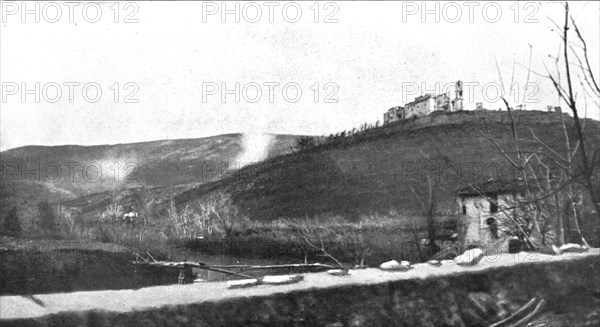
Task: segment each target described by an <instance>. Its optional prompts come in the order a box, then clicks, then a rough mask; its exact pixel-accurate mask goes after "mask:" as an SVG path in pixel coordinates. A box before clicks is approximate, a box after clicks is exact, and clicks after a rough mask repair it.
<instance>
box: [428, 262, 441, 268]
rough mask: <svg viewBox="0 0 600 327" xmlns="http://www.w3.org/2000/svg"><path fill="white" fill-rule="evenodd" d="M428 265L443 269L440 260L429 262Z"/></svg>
mask: <svg viewBox="0 0 600 327" xmlns="http://www.w3.org/2000/svg"><path fill="white" fill-rule="evenodd" d="M427 263H428V264H430V265H432V266H434V267H441V266H442V262H441V261H440V260H429V261H427Z"/></svg>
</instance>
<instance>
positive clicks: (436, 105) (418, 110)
mask: <svg viewBox="0 0 600 327" xmlns="http://www.w3.org/2000/svg"><path fill="white" fill-rule="evenodd" d="M437 110H444V111H458V110H463V83H462V81H458V82H456V90H455V91H454V99H450V96H449V95H448V94H446V93H442V94H438V95H435V94H431V93H427V94H424V95H421V96H418V97H416V98H415V99H414V100H413V101H411V102H409V103H407V104H405V105H404V107H402V106H398V107H393V108H390V109H389V110H388V111H387V112H386V113H384V114H383V123H384V124H389V123H392V122H395V121H398V120H403V119H407V118H412V117H418V116H425V115H428V114H430V113H432V112H433V111H437Z"/></svg>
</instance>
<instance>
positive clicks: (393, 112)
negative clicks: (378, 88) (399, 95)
mask: <svg viewBox="0 0 600 327" xmlns="http://www.w3.org/2000/svg"><path fill="white" fill-rule="evenodd" d="M402 119H404V107H400V106H398V107H393V108H390V109H388V111H387V112H386V113H384V114H383V123H384V124H388V123H392V122H395V121H398V120H402Z"/></svg>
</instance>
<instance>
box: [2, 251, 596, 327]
mask: <svg viewBox="0 0 600 327" xmlns="http://www.w3.org/2000/svg"><path fill="white" fill-rule="evenodd" d="M599 254H600V252H599V251H598V249H592V250H590V251H589V252H588V253H586V254H565V255H562V256H560V257H557V256H545V255H537V254H519V255H514V256H513V255H504V256H503V257H499V258H488V257H486V258H484V259H483V260H482V261H481V262H480V263H479V264H478V265H477V266H475V267H462V266H457V265H456V264H453V263H452V262H444V265H443V266H442V267H433V266H430V265H427V264H420V265H416V266H415V268H414V269H413V270H411V271H408V272H384V271H380V270H377V269H366V270H353V271H351V275H350V276H345V277H334V276H329V275H327V274H325V273H323V274H307V275H305V279H304V280H303V281H301V282H300V283H298V284H293V285H282V286H267V285H263V286H258V287H254V288H249V289H237V290H227V289H226V285H225V284H224V283H206V284H203V285H202V284H195V285H177V286H168V287H167V286H159V287H151V288H145V289H140V290H136V291H102V292H80V293H69V294H48V295H38V296H35V297H32V298H25V297H16V296H11V297H1V298H0V313H1V315H0V316H1V317H2V321H0V325H2V326H3V327H4V326H88V325H89V326H145V327H148V326H227V327H229V326H327V327H334V326H335V327H338V326H407V327H408V326H410V327H417V326H489V325H490V324H491V323H493V322H495V321H498V320H500V319H501V317H504V316H506V315H507V314H509V313H510V312H514V311H515V310H517V309H518V308H519V307H521V306H523V305H524V304H525V303H527V302H528V301H529V300H530V299H532V298H533V297H536V298H538V299H542V298H543V299H545V300H546V301H547V303H548V304H547V306H546V309H545V310H544V311H543V313H542V314H541V316H540V318H539V319H550V320H551V321H553V326H571V327H573V326H584V325H586V324H587V325H589V326H597V325H599V324H600V309H599V308H600V296H599V295H600V274H598V272H599V271H600V261H599V258H600V256H599ZM561 319H562V320H561ZM563 320H564V324H560V322H561V321H563Z"/></svg>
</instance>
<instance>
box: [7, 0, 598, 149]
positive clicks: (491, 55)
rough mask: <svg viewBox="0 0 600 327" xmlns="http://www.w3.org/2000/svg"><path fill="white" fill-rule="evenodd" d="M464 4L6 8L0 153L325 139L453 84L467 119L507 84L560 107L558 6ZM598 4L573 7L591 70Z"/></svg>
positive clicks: (515, 98)
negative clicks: (231, 139) (222, 137)
mask: <svg viewBox="0 0 600 327" xmlns="http://www.w3.org/2000/svg"><path fill="white" fill-rule="evenodd" d="M471 4H474V5H472V6H471V5H468V4H465V3H461V2H441V3H437V6H438V7H436V3H427V5H426V6H427V7H423V5H422V2H404V3H402V2H358V1H357V2H328V3H327V2H320V3H317V4H315V3H313V2H297V3H296V2H231V3H227V4H226V7H225V8H223V7H222V5H221V2H130V3H117V4H115V3H110V2H108V3H102V4H100V5H95V4H89V3H78V5H77V6H75V5H73V6H72V7H71V6H69V5H66V3H62V2H58V3H54V2H51V3H48V2H44V3H38V6H39V7H35V6H36V4H35V3H33V2H32V3H27V4H26V6H27V7H26V8H23V5H22V4H21V2H10V1H2V2H1V5H2V13H1V16H2V17H1V19H2V22H1V25H0V82H1V86H2V87H1V91H2V99H1V101H0V149H1V150H6V149H11V148H15V147H20V146H24V145H62V144H80V145H95V144H116V143H131V142H141V141H151V140H161V139H180V138H198V137H205V136H211V135H218V134H225V133H278V134H311V135H322V134H329V133H335V132H339V131H342V130H346V129H352V128H353V127H358V126H359V125H361V124H362V123H365V122H367V123H371V124H375V122H376V121H377V120H379V121H382V116H383V113H384V112H385V111H386V110H387V109H389V108H390V107H393V106H398V105H403V104H404V103H406V102H409V101H411V100H412V99H413V98H414V97H416V96H418V95H420V94H422V93H441V92H445V91H449V92H452V91H453V88H452V85H453V84H454V83H455V82H456V81H457V80H462V81H463V82H464V83H465V85H468V88H466V90H465V93H466V94H465V109H474V108H475V103H476V102H482V103H483V104H484V107H485V108H488V109H498V108H499V107H502V105H501V100H500V98H499V94H497V93H498V92H500V91H501V84H502V85H504V86H505V87H504V90H505V91H504V92H505V93H504V94H505V95H508V96H507V97H508V98H509V99H510V100H511V104H513V103H514V104H519V103H526V108H527V109H538V110H544V109H545V108H546V105H549V104H550V105H559V102H558V98H557V95H556V91H554V90H553V88H552V85H551V84H550V82H549V80H548V79H547V78H546V77H544V76H542V75H545V74H546V69H549V70H551V71H554V70H555V65H554V61H553V59H552V57H553V56H556V55H557V53H558V51H559V50H560V43H561V40H560V37H559V35H558V34H557V29H556V27H555V25H554V23H553V21H555V22H557V23H558V24H559V25H561V24H563V20H564V13H563V7H562V5H561V4H560V3H539V2H529V3H527V2H519V3H514V2H501V3H495V2H492V4H491V5H487V6H486V5H485V4H486V3H485V2H471ZM236 5H237V6H238V7H236ZM599 6H600V5H599V3H598V2H574V3H571V10H572V14H573V16H574V17H575V19H576V21H577V23H578V25H579V27H580V29H581V31H582V32H583V34H584V37H585V38H586V40H587V43H588V48H589V49H588V51H589V53H590V55H591V58H590V59H591V62H592V65H594V70H595V71H596V72H598V62H599V59H598V54H599V53H600V51H599V42H600V41H599V40H600V7H599ZM298 8H300V11H298ZM484 8H485V10H484ZM498 8H499V11H498ZM27 10H28V11H27ZM71 10H72V11H71ZM471 10H472V11H471ZM259 11H260V13H261V15H260V16H259V15H258V12H259ZM223 12H225V13H226V14H225V16H222V15H221V14H222V13H223ZM23 13H26V14H25V15H24V16H23V15H22V14H23ZM59 13H60V15H58V14H59ZM423 13H425V15H424V16H423V15H422V14H423ZM459 13H460V15H459ZM36 14H38V17H36ZM436 14H437V16H436ZM236 15H237V16H236ZM36 18H37V19H39V22H36ZM236 20H239V21H236ZM530 54H531V58H532V60H531V71H532V73H531V74H528V71H529V70H528V67H529V58H530ZM496 62H497V63H498V66H496ZM497 67H498V68H497ZM528 75H529V80H528ZM599 75H600V74H596V76H599ZM511 81H512V83H511ZM527 81H529V83H530V84H527ZM36 83H38V84H36ZM509 84H512V85H514V86H515V87H513V90H514V91H513V92H512V94H508V92H510V87H509ZM526 84H527V85H526ZM517 85H518V86H517ZM84 90H85V92H84ZM71 91H72V92H71ZM98 91H100V92H98ZM70 93H72V94H70ZM236 93H237V95H239V96H238V99H236ZM71 95H72V96H71ZM36 96H37V97H38V99H36ZM583 96H584V92H583V91H581V90H578V100H579V102H580V103H581V102H582V101H584V102H585V100H587V99H584V98H583ZM587 116H588V117H591V118H594V119H598V118H599V109H598V106H597V105H596V106H594V105H593V103H590V105H589V106H588V112H587Z"/></svg>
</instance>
